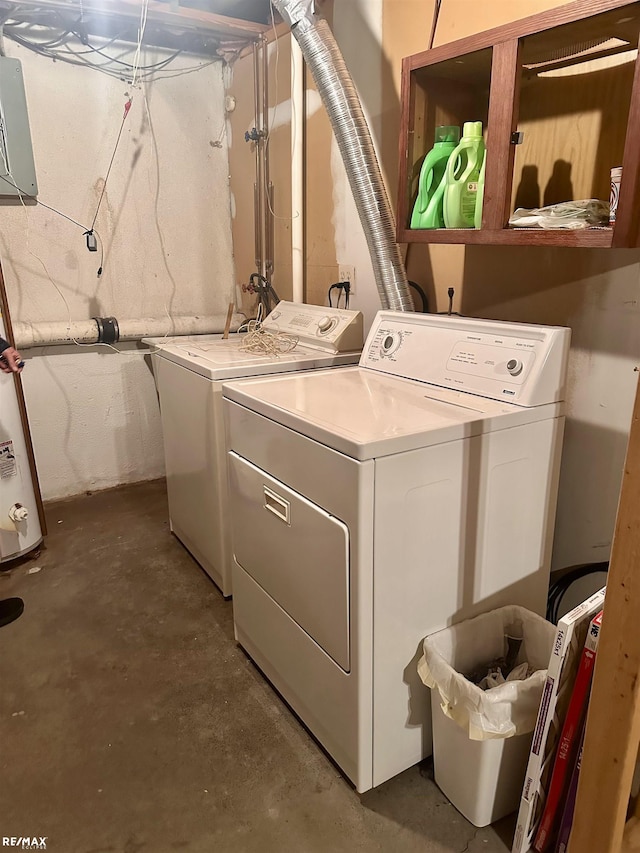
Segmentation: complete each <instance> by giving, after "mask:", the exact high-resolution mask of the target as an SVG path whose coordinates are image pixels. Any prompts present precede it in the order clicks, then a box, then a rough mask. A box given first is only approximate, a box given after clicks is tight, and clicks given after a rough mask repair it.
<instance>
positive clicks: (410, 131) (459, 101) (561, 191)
mask: <svg viewBox="0 0 640 853" xmlns="http://www.w3.org/2000/svg"><path fill="white" fill-rule="evenodd" d="M639 40H640V2H639V0H578V2H574V3H570V4H568V5H566V6H560V7H557V8H555V9H551V10H549V11H547V12H542V13H540V14H538V15H533V16H531V17H528V18H524V19H522V20H520V21H515V22H513V23H510V24H507V25H505V26H503V27H498V28H496V29H493V30H488V31H487V32H484V33H479V34H477V35H475V36H471V37H468V38H465V39H461V40H459V41H456V42H452V43H450V44H446V45H442V46H440V47H437V48H434V49H432V50H427V51H423V52H421V53H418V54H415V55H413V56H409V57H406V58H405V59H404V60H403V68H402V96H401V98H402V113H401V121H400V149H399V152H400V169H399V191H398V211H397V212H398V216H397V239H398V242H403V243H470V244H482V243H487V244H490V245H523V246H525V245H526V246H573V247H581V246H583V247H602V248H608V247H615V248H632V247H637V246H640V143H639V141H638V140H640V63H639V62H638V43H639ZM465 121H482V122H483V125H484V127H485V128H486V145H487V154H486V158H487V163H486V177H485V188H484V204H483V211H482V228H481V229H478V230H475V229H438V230H413V229H411V228H409V227H408V226H409V222H410V219H411V212H412V209H413V205H414V202H415V199H416V196H417V190H418V177H419V173H420V168H421V165H422V160H423V158H424V156H425V154H426V153H427V151H428V150H429V149H430V148H431V146H432V144H433V138H434V132H435V128H436V127H437V126H438V125H441V124H446V125H450V124H456V125H459V126H461V125H462V124H463V123H464V122H465ZM515 131H522V134H521V135H522V136H523V137H524V142H523V144H522V145H516V144H514V140H515V138H516V137H515V136H514V132H515ZM617 166H622V181H621V184H620V194H619V200H618V208H617V217H616V222H615V223H614V224H613V225H612V227H600V228H587V229H581V230H575V231H569V230H553V231H551V230H543V229H523V228H518V229H515V228H509V226H508V220H509V217H510V215H511V213H512V212H513V210H514V209H515V208H516V207H525V208H534V207H540V206H543V205H548V204H553V203H556V202H559V201H571V200H575V199H583V198H600V199H602V200H607V199H608V198H609V179H610V170H611V169H612V168H614V167H617Z"/></svg>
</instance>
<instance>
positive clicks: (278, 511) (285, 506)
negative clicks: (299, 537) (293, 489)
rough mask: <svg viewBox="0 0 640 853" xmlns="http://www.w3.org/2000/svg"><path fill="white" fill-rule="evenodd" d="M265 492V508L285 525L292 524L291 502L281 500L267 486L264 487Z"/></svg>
mask: <svg viewBox="0 0 640 853" xmlns="http://www.w3.org/2000/svg"><path fill="white" fill-rule="evenodd" d="M262 489H263V492H264V508H265V509H268V510H269V512H272V513H273V514H274V515H275V516H276V517H277V518H279V519H280V521H284V523H285V524H291V504H290V503H289V501H287V500H285V499H284V498H281V497H280V495H278V494H276V492H274V491H273V490H272V489H269V488H268V487H267V486H264V485H263V487H262Z"/></svg>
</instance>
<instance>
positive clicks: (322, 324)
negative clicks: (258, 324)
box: [263, 302, 364, 352]
mask: <svg viewBox="0 0 640 853" xmlns="http://www.w3.org/2000/svg"><path fill="white" fill-rule="evenodd" d="M263 327H264V328H265V329H267V330H269V331H271V332H284V333H286V334H287V335H295V336H296V337H297V338H298V340H299V341H300V343H301V344H302V345H303V346H307V347H311V348H312V349H321V350H325V351H328V352H350V351H353V350H360V349H362V342H363V340H364V335H363V329H362V314H361V313H360V311H349V310H348V309H346V308H327V307H324V306H322V305H303V304H299V303H297V302H279V303H278V304H277V305H276V307H275V308H274V309H273V311H272V312H271V313H270V314H269V316H268V317H267V318H266V319H265V321H264V323H263Z"/></svg>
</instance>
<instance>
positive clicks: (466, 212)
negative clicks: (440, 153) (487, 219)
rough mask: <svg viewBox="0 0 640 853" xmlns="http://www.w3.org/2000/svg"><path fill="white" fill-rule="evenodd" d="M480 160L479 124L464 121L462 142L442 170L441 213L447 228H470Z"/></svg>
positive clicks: (481, 158) (482, 155)
mask: <svg viewBox="0 0 640 853" xmlns="http://www.w3.org/2000/svg"><path fill="white" fill-rule="evenodd" d="M483 158H484V140H483V138H482V122H481V121H466V122H465V123H464V125H463V128H462V139H461V140H460V143H459V144H458V145H457V147H456V148H455V149H454V151H452V153H451V156H450V157H449V161H448V163H447V168H446V170H445V189H444V203H443V209H444V224H445V226H446V227H447V228H473V227H474V225H475V214H476V196H477V192H478V181H479V179H480V169H481V167H482V161H483Z"/></svg>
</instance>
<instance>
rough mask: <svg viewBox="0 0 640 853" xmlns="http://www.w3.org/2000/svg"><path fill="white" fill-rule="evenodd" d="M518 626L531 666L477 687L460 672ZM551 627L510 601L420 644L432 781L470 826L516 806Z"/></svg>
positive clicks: (496, 653) (522, 655)
mask: <svg viewBox="0 0 640 853" xmlns="http://www.w3.org/2000/svg"><path fill="white" fill-rule="evenodd" d="M514 624H520V625H521V629H522V637H523V641H522V645H521V647H520V652H519V654H518V658H517V663H522V662H523V661H527V662H528V663H529V665H530V667H531V668H532V669H534V670H536V671H535V672H534V673H533V674H532V675H531V676H529V677H528V678H526V679H524V680H521V681H509V682H507V683H505V684H501V685H500V686H498V687H493V688H491V689H489V690H482V689H481V688H480V687H477V686H476V685H475V684H473V683H472V682H471V681H469V680H468V679H467V678H466V677H465V675H464V673H466V674H469V673H470V672H472V671H473V670H474V669H476V668H477V667H478V666H481V665H483V664H488V663H489V662H490V661H492V660H495V659H497V658H500V657H502V656H503V655H504V653H505V632H506V631H507V629H508V628H509V626H511V625H514ZM555 630H556V629H555V626H554V625H552V624H551V622H547V621H546V619H543V618H542V617H541V616H538V615H537V614H536V613H531V612H530V611H529V610H526V609H525V608H523V607H518V606H516V605H512V606H508V607H501V608H499V609H497V610H493V611H491V612H490V613H485V614H482V615H481V616H477V617H476V618H475V619H469V620H467V621H466V622H461V623H460V624H458V625H452V626H451V627H450V628H445V629H444V630H443V631H439V632H438V633H436V634H431V635H430V636H429V637H427V638H426V639H425V641H424V655H423V657H422V658H421V660H420V662H419V664H418V671H419V673H420V677H421V678H422V681H423V682H424V683H425V684H426V685H427V687H430V688H431V708H432V715H433V762H434V774H435V780H436V784H437V785H438V787H439V788H440V790H441V791H442V792H443V793H444V794H445V796H446V797H447V798H448V799H449V800H450V801H451V803H452V804H453V805H454V806H455V807H456V808H457V809H458V811H460V812H461V813H462V814H463V815H464V816H465V817H466V818H467V820H469V821H471V823H473V824H474V825H475V826H487V825H488V824H490V823H493V822H495V821H496V820H500V818H502V817H505V815H508V814H510V813H511V812H513V811H515V810H516V809H517V808H518V805H519V803H520V797H521V794H522V785H523V782H524V776H525V773H526V769H527V761H528V757H529V750H530V747H531V739H532V736H533V729H534V727H535V724H536V717H537V714H538V707H539V705H540V698H541V696H542V688H543V685H544V680H545V678H546V668H547V665H548V663H549V656H550V654H551V649H552V646H553V640H554V637H555Z"/></svg>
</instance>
